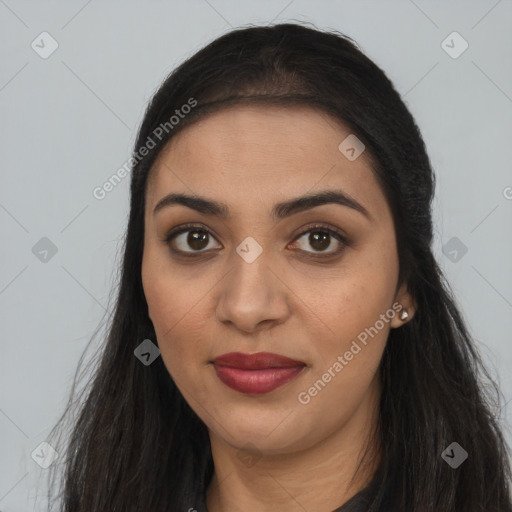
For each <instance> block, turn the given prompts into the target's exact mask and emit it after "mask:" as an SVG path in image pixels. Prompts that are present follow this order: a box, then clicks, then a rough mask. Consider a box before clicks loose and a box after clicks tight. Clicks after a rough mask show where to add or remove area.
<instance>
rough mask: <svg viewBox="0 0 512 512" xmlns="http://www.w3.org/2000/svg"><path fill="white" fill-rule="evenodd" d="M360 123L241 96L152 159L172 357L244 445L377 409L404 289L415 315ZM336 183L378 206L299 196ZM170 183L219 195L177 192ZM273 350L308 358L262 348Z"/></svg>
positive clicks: (233, 442) (150, 256) (148, 242)
mask: <svg viewBox="0 0 512 512" xmlns="http://www.w3.org/2000/svg"><path fill="white" fill-rule="evenodd" d="M349 135H350V131H349V130H348V129H346V128H344V127H343V126H342V125H340V124H339V123H338V122H336V121H335V120H334V119H333V118H331V117H330V116H328V115H326V114H324V113H322V112H320V111H317V110H315V109H312V108H309V107H293V108H291V107H276V106H255V107H249V106H236V107H230V108H228V109H224V110H222V111H219V112H217V113H214V114H210V115H209V116H207V117H206V118H203V119H202V120H200V121H198V122H196V123H194V124H191V125H190V126H188V127H187V128H185V129H183V131H181V132H180V133H179V134H177V135H176V136H175V137H174V138H173V139H171V141H170V143H169V144H168V146H167V147H166V149H165V150H164V151H163V152H162V153H161V154H160V155H159V158H158V159H157V161H156V163H155V165H154V166H153V168H152V171H151V174H150V180H149V182H148V189H147V196H146V211H145V239H144V256H143V263H142V280H143V286H144V293H145V296H146V299H147V303H148V307H149V315H150V318H151V320H152V322H153V325H154V327H155V331H156V335H157V342H158V346H159V348H160V351H161V357H162V358H163V361H164V363H165V365H166V367H167V369H168V371H169V373H170V375H171V376H172V378H173V380H174V382H175V383H176V385H177V386H178V388H179V389H180V391H181V393H182V394H183V396H184V397H185V399H186V400H187V402H188V403H189V404H190V406H191V407H192V409H194V411H195V412H196V413H197V415H198V416H199V417H200V418H201V419H202V420H203V421H204V423H205V424H206V425H207V427H208V429H209V431H210V434H211V435H213V436H214V437H215V438H216V439H217V440H220V441H223V442H225V443H227V444H229V445H230V446H232V447H234V448H243V447H244V445H246V444H247V443H251V445H253V446H255V447H256V448H257V449H258V450H259V451H260V452H262V453H268V454H278V453H285V452H291V451H298V450H303V449H306V448H308V447H311V446H313V445H315V444H316V443H318V442H320V441H322V440H323V439H326V438H327V437H328V436H331V435H332V434H334V433H336V432H341V431H344V432H346V433H347V436H348V437H350V436H352V435H357V434H358V432H360V431H361V429H365V428H367V427H368V426H370V424H371V423H372V422H375V416H374V414H375V412H376V408H377V400H378V395H379V381H378V377H377V369H378V365H379V362H380V359H381V356H382V352H383V350H384V347H385V344H386V339H387V337H388V334H389V331H390V329H391V328H396V327H399V326H401V325H402V324H403V321H401V320H399V315H398V313H397V309H398V308H399V306H397V302H399V303H400V304H402V305H403V306H404V307H405V308H407V309H408V312H409V318H411V317H412V313H413V311H412V307H413V304H411V301H410V298H409V296H408V295H407V293H406V291H405V290H404V289H400V290H399V291H398V294H397V293H396V286H397V278H398V256H397V247H396V239H395V231H394V225H393V220H392V216H391V212H390V209H389V207H388V205H387V202H386V200H385V197H384V195H383V193H382V191H381V189H380V188H379V186H378V184H377V182H376V180H375V178H374V175H373V173H372V170H371V167H370V164H369V162H368V159H367V156H368V155H367V154H366V153H365V152H364V151H363V152H362V153H361V154H360V156H357V154H358V151H359V150H360V149H361V148H360V147H358V146H354V140H353V139H352V138H349V139H348V140H347V141H345V142H344V144H342V146H341V149H339V146H340V144H341V143H342V142H343V141H344V140H345V139H346V138H347V137H348V136H349ZM350 147H353V148H354V150H351V149H350ZM324 192H332V193H337V194H344V195H346V196H349V197H350V198H352V200H353V201H354V202H356V203H354V204H357V203H358V204H359V205H360V206H361V207H362V208H359V207H357V208H354V207H351V206H349V205H347V204H345V205H342V204H339V203H337V202H326V203H324V204H319V203H315V201H314V200H313V201H311V202H310V203H308V202H307V201H299V202H297V200H298V199H299V198H301V197H303V196H310V195H316V194H320V193H324ZM169 194H183V195H187V196H193V197H195V198H201V200H202V201H204V202H201V203H200V206H201V207H200V208H199V206H198V208H197V209H196V208H195V207H194V204H192V203H189V206H185V205H183V204H180V202H179V201H176V202H174V201H170V200H167V201H166V202H164V203H161V201H162V200H163V199H164V198H166V196H168V195H169ZM206 202H211V203H215V205H221V206H222V208H223V209H224V210H223V213H224V215H221V214H220V213H221V212H219V211H216V210H217V208H216V207H212V206H208V205H207V203H206ZM158 204H160V207H159V208H157V209H156V210H155V207H156V206H157V205H158ZM276 205H281V206H279V207H277V206H276ZM200 210H201V211H200ZM364 212H366V213H364ZM185 224H191V225H192V226H188V227H187V228H186V229H188V231H185V232H182V233H180V234H177V235H176V236H175V237H173V238H172V239H171V240H169V242H166V241H165V239H166V236H167V235H168V233H169V232H170V231H171V230H172V229H176V228H180V227H183V226H184V225H185ZM336 232H339V233H340V234H341V237H342V238H336V236H337V235H336ZM393 305H394V306H393ZM232 353H239V354H241V355H239V356H238V357H236V356H235V357H231V358H230V357H227V358H224V360H223V361H222V360H220V359H218V358H219V357H220V356H223V355H225V354H232ZM258 353H259V354H261V353H271V354H274V355H277V356H284V357H286V358H289V359H291V360H293V361H294V362H290V361H288V360H286V361H284V360H280V359H279V357H275V356H268V357H265V356H264V357H259V358H258V356H256V357H254V358H253V359H251V358H248V357H247V356H248V355H252V354H258ZM214 361H216V362H214Z"/></svg>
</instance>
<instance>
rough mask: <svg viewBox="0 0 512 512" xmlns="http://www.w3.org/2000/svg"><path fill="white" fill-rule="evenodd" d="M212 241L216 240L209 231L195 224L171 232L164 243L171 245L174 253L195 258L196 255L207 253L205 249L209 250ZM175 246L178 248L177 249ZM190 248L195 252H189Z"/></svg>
mask: <svg viewBox="0 0 512 512" xmlns="http://www.w3.org/2000/svg"><path fill="white" fill-rule="evenodd" d="M211 240H214V238H213V235H212V234H211V233H210V232H209V231H208V230H207V229H204V228H202V227H201V226H198V225H195V224H193V225H190V224H188V225H184V226H181V227H180V228H177V229H173V230H171V231H170V232H169V233H168V234H167V235H166V237H165V240H164V242H165V243H166V244H167V245H169V247H170V248H171V251H172V252H175V253H178V254H183V255H184V256H194V253H201V252H205V251H203V249H206V248H208V245H209V242H210V241H211ZM173 244H174V245H176V246H177V247H178V248H177V249H175V248H174V247H173ZM190 248H192V249H193V250H192V251H190V250H188V249H190Z"/></svg>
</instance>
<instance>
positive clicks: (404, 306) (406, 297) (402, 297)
mask: <svg viewBox="0 0 512 512" xmlns="http://www.w3.org/2000/svg"><path fill="white" fill-rule="evenodd" d="M395 303H396V304H395ZM393 309H394V310H395V311H396V315H395V316H394V317H393V319H392V320H391V328H392V329H396V328H397V327H402V325H404V324H405V323H407V322H410V321H411V320H412V317H413V316H414V313H415V312H416V309H417V304H416V301H415V300H414V298H413V297H412V295H411V294H410V293H409V292H408V290H407V284H405V283H404V284H403V285H402V286H401V287H400V289H399V290H398V292H397V293H396V296H395V300H394V301H393ZM403 311H406V312H407V314H408V317H407V318H405V319H403V320H402V319H401V318H400V316H401V314H402V312H403Z"/></svg>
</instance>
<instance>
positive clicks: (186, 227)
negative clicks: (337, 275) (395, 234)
mask: <svg viewBox="0 0 512 512" xmlns="http://www.w3.org/2000/svg"><path fill="white" fill-rule="evenodd" d="M194 229H196V230H197V231H204V232H205V233H207V234H208V235H210V236H212V237H213V238H214V239H215V240H217V237H216V236H215V235H214V234H213V233H212V232H211V231H210V229H208V228H207V227H205V226H203V225H201V224H198V223H191V224H182V225H181V226H179V227H176V228H172V229H170V230H169V231H168V232H167V234H166V235H165V237H164V238H163V240H162V241H163V242H164V243H165V244H166V245H168V246H170V243H171V241H172V240H174V239H175V238H176V237H177V236H179V235H181V234H182V233H186V232H188V231H193V230H194ZM299 229H300V231H299V233H298V234H296V235H295V236H294V238H293V240H292V242H291V243H292V244H293V243H295V242H296V241H297V240H298V239H299V238H302V236H304V235H305V234H307V233H309V232H311V231H315V230H316V231H324V232H327V233H328V234H330V235H331V236H333V237H334V238H335V239H336V240H337V241H338V242H340V243H341V244H342V247H341V249H337V250H334V251H329V252H325V253H322V252H316V253H315V252H310V251H302V250H300V251H299V252H302V253H304V254H305V255H306V257H312V258H317V259H318V258H329V257H334V256H337V255H338V254H340V253H341V251H342V250H343V249H344V248H345V247H349V246H350V245H351V243H350V241H349V240H348V237H347V235H346V234H345V232H344V231H343V230H341V229H340V228H337V227H335V226H332V225H330V224H323V223H319V222H316V223H315V222H313V223H309V224H306V225H305V226H302V227H301V228H299ZM171 250H172V252H173V253H175V254H178V255H180V256H184V257H189V256H192V257H194V256H198V255H200V254H207V253H208V252H209V251H181V250H180V249H171Z"/></svg>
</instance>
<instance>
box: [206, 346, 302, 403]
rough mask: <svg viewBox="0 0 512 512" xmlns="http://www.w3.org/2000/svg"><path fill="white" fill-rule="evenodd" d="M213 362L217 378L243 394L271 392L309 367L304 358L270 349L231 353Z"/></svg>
mask: <svg viewBox="0 0 512 512" xmlns="http://www.w3.org/2000/svg"><path fill="white" fill-rule="evenodd" d="M212 362H213V367H214V368H215V372H216V374H217V377H218V378H219V379H220V380H221V381H222V382H223V383H224V384H225V385H226V386H229V387H230V388H231V389H234V390H235V391H239V392H240V393H246V394H254V395H259V394H263V393H269V392H270V391H273V390H274V389H277V388H278V387H280V386H283V385H284V384H286V383H287V382H289V381H290V380H292V379H293V378H294V377H296V376H297V375H298V374H299V373H300V372H301V371H302V370H303V369H304V367H305V366H306V363H304V362H302V361H296V360H295V359H290V358H289V357H284V356H280V355H279V354H271V353H269V352H258V353H256V354H243V353H241V352H230V353H229V354H224V355H222V356H219V357H217V358H215V359H214V360H213V361H212Z"/></svg>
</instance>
